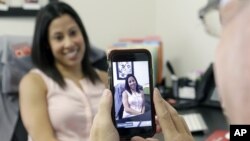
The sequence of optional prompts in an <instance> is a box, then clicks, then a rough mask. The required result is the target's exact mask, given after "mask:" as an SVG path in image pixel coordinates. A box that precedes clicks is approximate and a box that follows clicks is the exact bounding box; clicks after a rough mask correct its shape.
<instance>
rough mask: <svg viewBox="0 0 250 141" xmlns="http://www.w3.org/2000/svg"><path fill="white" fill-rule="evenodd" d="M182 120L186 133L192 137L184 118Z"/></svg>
mask: <svg viewBox="0 0 250 141" xmlns="http://www.w3.org/2000/svg"><path fill="white" fill-rule="evenodd" d="M180 119H181V120H182V123H183V125H184V128H185V130H186V132H187V133H188V135H192V134H191V132H190V130H189V128H188V125H187V123H186V121H185V120H184V118H183V117H182V116H180Z"/></svg>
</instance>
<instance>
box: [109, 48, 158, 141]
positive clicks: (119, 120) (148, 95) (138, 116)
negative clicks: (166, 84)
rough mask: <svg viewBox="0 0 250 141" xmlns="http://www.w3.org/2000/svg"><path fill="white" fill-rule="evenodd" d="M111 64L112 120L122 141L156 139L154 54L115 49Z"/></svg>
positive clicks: (146, 51)
mask: <svg viewBox="0 0 250 141" xmlns="http://www.w3.org/2000/svg"><path fill="white" fill-rule="evenodd" d="M108 62H109V70H108V72H109V84H110V90H111V91H112V94H113V101H114V102H113V108H112V118H113V122H114V125H115V127H116V128H117V130H118V132H119V135H120V138H122V139H130V138H131V137H133V136H141V137H152V136H153V135H154V134H155V128H156V125H155V109H154V104H153V78H152V74H153V72H152V57H151V54H150V52H149V51H148V50H146V49H114V50H111V51H109V52H108ZM107 130H108V129H107Z"/></svg>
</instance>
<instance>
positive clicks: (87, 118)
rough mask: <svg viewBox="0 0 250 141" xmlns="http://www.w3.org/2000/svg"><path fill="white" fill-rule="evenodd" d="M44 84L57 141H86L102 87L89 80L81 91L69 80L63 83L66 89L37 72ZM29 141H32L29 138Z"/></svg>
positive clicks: (82, 85) (85, 79) (82, 84)
mask: <svg viewBox="0 0 250 141" xmlns="http://www.w3.org/2000/svg"><path fill="white" fill-rule="evenodd" d="M32 72H33V73H36V74H39V75H40V76H41V77H42V79H43V80H44V82H45V84H46V86H47V89H48V93H47V101H48V112H49V118H50V121H51V124H52V126H53V129H54V132H55V134H56V137H57V140H58V141H88V140H89V135H90V128H91V126H92V121H93V118H94V115H95V114H96V112H97V108H98V105H99V100H100V97H101V94H102V92H103V90H104V89H105V85H104V84H103V83H101V82H96V84H93V83H92V82H91V81H90V80H89V79H87V78H84V79H82V80H80V85H81V87H82V89H80V88H79V87H77V85H76V84H75V83H74V82H73V81H71V80H70V79H64V80H65V83H66V87H65V89H62V88H61V87H60V86H59V85H58V84H57V83H56V82H55V81H54V80H52V79H51V78H50V77H48V76H47V75H45V74H44V73H43V72H41V71H40V70H38V69H33V70H32ZM28 140H29V141H32V139H31V138H30V137H29V139H28Z"/></svg>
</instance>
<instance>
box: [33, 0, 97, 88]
mask: <svg viewBox="0 0 250 141" xmlns="http://www.w3.org/2000/svg"><path fill="white" fill-rule="evenodd" d="M63 14H68V15H70V16H71V17H72V18H73V19H74V20H75V22H76V23H77V25H78V26H79V28H80V30H81V33H82V35H83V38H84V42H85V53H84V57H83V60H82V71H83V74H84V76H86V77H87V78H89V79H90V80H91V81H92V82H93V83H95V82H96V81H97V80H100V78H99V77H98V75H97V73H96V72H95V71H94V68H93V67H92V66H91V64H90V62H89V51H90V43H89V39H88V36H87V32H86V30H85V28H84V26H83V23H82V21H81V19H80V17H79V16H78V14H77V13H76V11H75V10H74V9H73V8H72V7H70V6H69V5H68V4H66V3H63V2H50V3H49V4H48V5H46V6H45V7H43V8H42V9H41V10H40V11H39V13H38V15H37V18H36V25H35V32H34V37H33V43H32V53H31V57H32V61H33V64H34V65H35V66H36V67H37V68H38V69H40V70H41V71H43V72H44V73H45V74H46V75H48V76H49V77H51V78H52V79H53V80H54V81H56V82H57V83H58V84H59V85H60V86H61V87H62V88H63V87H64V86H65V81H64V79H63V76H62V75H61V73H60V72H59V71H58V69H57V68H56V66H55V58H54V56H53V54H52V51H51V47H50V44H49V37H48V32H49V30H48V29H49V26H50V24H51V22H52V21H53V20H54V19H55V18H58V17H60V16H62V15H63Z"/></svg>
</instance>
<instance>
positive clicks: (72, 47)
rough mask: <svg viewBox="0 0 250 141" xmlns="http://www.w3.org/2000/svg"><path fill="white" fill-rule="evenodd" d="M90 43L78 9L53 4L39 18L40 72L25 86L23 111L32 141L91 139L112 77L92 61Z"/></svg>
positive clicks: (36, 52) (35, 47)
mask: <svg viewBox="0 0 250 141" xmlns="http://www.w3.org/2000/svg"><path fill="white" fill-rule="evenodd" d="M89 52H90V44H89V40H88V36H87V33H86V30H85V28H84V26H83V23H82V22H81V19H80V17H79V16H78V14H77V13H76V12H75V10H74V9H73V8H72V7H70V6H69V5H68V4H66V3H63V2H51V3H49V4H48V5H46V6H45V7H44V8H42V9H41V10H40V12H39V13H38V16H37V19H36V26H35V33H34V37H33V43H32V51H31V57H32V61H33V64H34V65H35V68H34V69H32V70H31V71H30V72H29V73H28V74H27V75H25V76H24V77H23V79H22V80H21V83H20V88H19V90H20V107H21V108H20V110H21V116H22V120H23V123H24V125H25V128H26V129H27V131H28V134H29V141H31V140H44V141H66V140H88V138H89V132H90V128H91V126H92V119H93V117H94V115H95V114H96V111H97V105H98V103H99V99H100V96H101V93H102V91H103V90H104V88H105V82H106V80H107V75H106V73H104V72H101V71H100V70H96V69H94V68H93V67H92V66H91V65H90V61H89Z"/></svg>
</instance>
